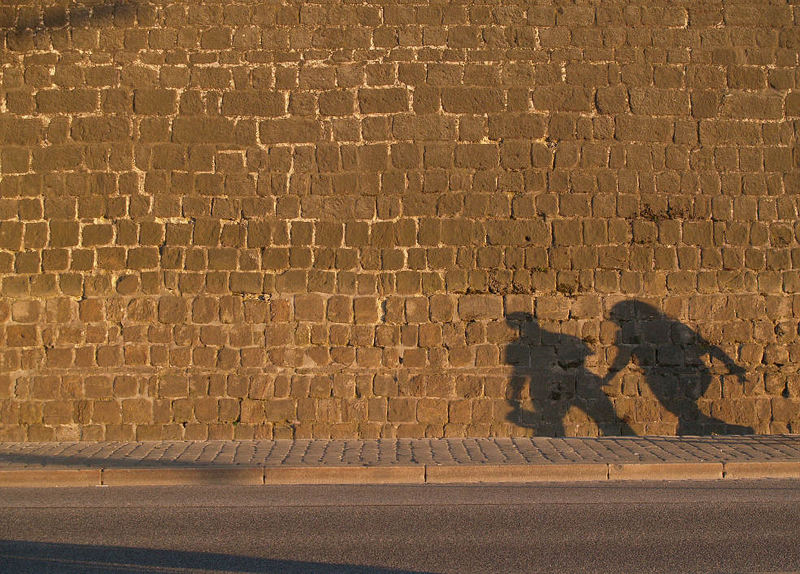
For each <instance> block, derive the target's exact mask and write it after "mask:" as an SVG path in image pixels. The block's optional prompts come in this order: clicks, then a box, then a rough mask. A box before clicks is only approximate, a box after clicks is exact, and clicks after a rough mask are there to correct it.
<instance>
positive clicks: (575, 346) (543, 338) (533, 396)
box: [505, 313, 635, 436]
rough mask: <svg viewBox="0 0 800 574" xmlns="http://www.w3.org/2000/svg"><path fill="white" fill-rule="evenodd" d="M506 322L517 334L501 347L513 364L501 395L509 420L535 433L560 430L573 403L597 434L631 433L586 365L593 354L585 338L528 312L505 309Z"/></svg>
mask: <svg viewBox="0 0 800 574" xmlns="http://www.w3.org/2000/svg"><path fill="white" fill-rule="evenodd" d="M506 324H507V325H508V326H509V327H510V328H511V329H513V330H515V331H517V332H518V334H519V336H518V338H517V339H516V340H515V341H513V342H511V343H509V344H508V345H507V347H506V350H505V351H506V352H505V362H506V364H509V365H511V366H512V367H513V371H512V375H511V381H510V385H509V391H508V394H507V397H506V398H507V400H508V403H509V405H510V406H511V411H510V413H509V414H508V416H507V419H508V420H509V421H510V422H512V423H514V424H516V425H518V426H522V427H526V428H532V429H534V431H535V434H536V435H539V436H565V434H566V432H565V428H564V417H565V415H566V414H567V411H568V410H569V409H570V408H572V407H577V408H578V409H580V410H582V411H583V412H584V413H585V414H586V415H587V416H588V417H589V418H591V419H592V420H594V422H595V423H596V424H597V427H598V429H599V431H600V433H601V434H602V435H605V436H612V435H619V434H625V435H632V434H635V433H634V432H633V430H632V429H631V428H630V427H629V426H628V424H627V423H625V422H624V421H622V420H620V419H619V418H618V417H617V415H616V412H615V411H614V405H613V403H612V402H611V400H610V399H609V398H608V396H607V395H606V394H605V393H604V392H603V389H602V387H603V384H604V381H603V379H601V378H600V377H599V376H597V375H595V374H594V373H592V372H591V371H589V370H588V369H587V368H586V366H585V361H586V357H588V356H590V355H592V350H591V349H590V348H589V347H588V346H587V345H586V343H584V342H583V341H582V340H581V339H579V338H578V337H573V336H571V335H564V334H561V333H554V332H550V331H546V330H544V329H542V328H541V327H540V326H539V323H538V321H537V320H536V319H535V318H534V317H533V316H532V315H531V314H530V313H509V314H508V315H507V316H506Z"/></svg>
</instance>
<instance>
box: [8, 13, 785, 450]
mask: <svg viewBox="0 0 800 574" xmlns="http://www.w3.org/2000/svg"><path fill="white" fill-rule="evenodd" d="M799 20H800V6H796V5H795V3H794V2H792V1H789V2H786V1H775V2H767V1H764V2H752V1H744V2H734V1H726V2H714V1H700V2H698V1H694V0H693V1H669V2H667V1H662V0H656V1H647V2H636V1H631V2H627V1H616V0H610V1H603V2H583V1H581V2H578V3H567V2H553V3H551V2H538V1H537V2H517V1H513V0H509V1H503V2H493V1H487V2H481V1H474V2H473V1H469V0H467V1H461V2H452V3H451V2H436V1H416V0H412V1H409V2H394V1H385V2H384V1H379V0H365V1H360V0H355V1H346V2H345V1H341V2H334V1H327V0H326V1H319V2H313V1H312V2H275V1H272V0H264V1H256V0H225V1H217V0H204V1H203V2H201V1H199V0H125V1H122V0H121V1H117V2H99V1H91V0H84V1H79V2H73V1H68V0H61V1H58V2H50V1H46V2H40V1H36V0H7V1H4V2H3V3H2V4H0V74H2V75H1V76H0V77H1V78H2V84H1V85H0V440H27V441H39V440H54V439H84V440H98V439H108V440H112V439H161V438H164V439H167V438H169V439H176V438H186V439H205V438H233V437H241V438H249V437H267V438H270V437H274V438H288V437H297V438H301V437H312V436H313V437H329V436H335V437H356V436H360V437H378V436H382V437H393V436H402V437H411V436H465V435H466V436H487V435H493V436H498V435H499V436H514V435H530V434H568V435H592V434H597V433H606V434H612V433H620V432H622V433H637V434H644V433H649V434H674V433H684V432H705V433H708V432H752V431H755V432H763V433H783V432H796V431H797V430H798V429H799V428H800V409H799V408H798V406H800V373H798V359H800V339H798V317H800V296H798V295H799V294H800V244H799V243H798V239H799V238H800V224H798V220H797V215H798V198H800V195H799V194H800V171H799V169H798V168H799V166H800V148H798V129H800V70H799V68H798V49H800V22H799Z"/></svg>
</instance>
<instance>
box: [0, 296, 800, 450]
mask: <svg viewBox="0 0 800 574" xmlns="http://www.w3.org/2000/svg"><path fill="white" fill-rule="evenodd" d="M792 302H793V300H792V299H791V298H786V297H755V296H753V297H749V296H740V297H726V296H721V295H707V296H703V295H694V296H689V297H674V298H667V299H664V300H660V301H659V300H651V301H644V300H636V299H625V298H619V297H613V298H606V299H603V298H601V297H599V296H597V295H580V296H574V297H568V296H560V295H559V296H543V297H533V296H530V295H507V296H504V297H503V296H499V295H462V296H460V297H459V296H447V295H441V296H440V295H435V296H432V297H422V296H417V297H399V296H395V297H388V298H385V299H377V298H370V297H355V298H353V297H342V296H328V297H325V296H321V295H315V294H303V295H297V296H295V297H289V298H260V297H252V298H242V297H234V296H228V297H221V298H218V299H217V298H214V299H211V298H206V297H195V298H177V297H160V298H159V297H154V298H146V297H123V296H113V297H107V298H100V297H97V298H90V299H85V300H83V301H80V302H77V301H73V300H70V299H51V300H48V301H46V302H42V303H39V302H36V301H26V302H20V301H17V302H15V303H13V304H12V305H10V307H9V304H8V303H5V311H4V312H6V313H9V312H10V313H12V314H13V315H14V316H15V317H17V318H19V317H20V314H21V313H22V312H23V311H24V312H25V313H29V314H32V315H36V317H37V319H36V320H37V321H39V324H38V325H28V326H25V325H20V326H11V327H8V328H7V329H6V332H7V345H8V346H7V347H6V349H5V350H4V353H3V357H4V360H5V361H6V365H7V371H6V374H4V375H3V376H2V379H1V380H0V382H1V383H2V385H1V386H0V401H1V402H0V438H1V439H2V440H14V441H23V440H30V441H38V440H56V439H65V440H66V439H71V440H74V439H85V440H102V439H105V440H132V439H140V440H147V439H150V440H156V439H181V438H185V439H206V438H212V439H214V438H219V439H222V438H254V437H255V438H303V437H420V436H434V437H439V436H528V435H548V436H571V435H576V436H587V435H588V436H593V435H618V434H639V435H641V434H712V433H752V432H757V433H786V432H797V430H798V429H800V408H799V407H800V399H798V396H800V376H798V373H797V369H796V366H795V364H796V362H797V355H798V351H800V345H798V344H797V343H796V342H795V341H796V339H797V326H796V324H794V323H788V322H785V321H781V320H780V319H781V317H785V316H786V315H787V314H789V313H791V309H790V308H789V307H788V306H790V305H791V304H792ZM134 312H135V313H138V321H137V322H135V323H134V322H133V320H132V319H133V315H132V313H134ZM87 313H97V314H98V315H97V319H98V320H99V319H101V318H103V319H104V320H106V321H107V323H105V324H103V326H102V327H101V326H100V325H94V326H93V325H91V324H89V325H86V324H84V323H82V320H85V319H86V317H87ZM114 313H120V314H121V315H120V316H119V317H115V316H114ZM337 317H341V319H339V320H341V321H347V323H345V322H337ZM117 319H119V321H117ZM48 321H49V322H57V324H51V323H48ZM752 325H755V330H754V329H753V328H752ZM70 328H73V329H75V330H76V332H82V331H83V330H87V333H90V332H91V331H92V329H97V331H98V332H100V331H101V330H102V332H103V336H104V337H105V338H106V340H105V341H104V342H102V343H98V344H85V343H84V344H79V345H72V346H65V345H63V344H59V345H53V344H52V343H51V342H50V341H49V338H50V337H52V336H54V333H59V340H62V339H61V338H62V337H63V336H64V335H65V333H66V332H68V330H69V329H70ZM28 331H29V332H30V334H29V335H27V334H26V333H27V332H28ZM26 336H30V337H31V339H30V341H31V343H26V339H25V337H26ZM757 337H760V339H759V338H757ZM723 340H725V341H726V342H725V343H723V342H722V341H723ZM38 341H41V342H38ZM34 342H36V343H34ZM34 344H35V345H36V346H31V345H34ZM12 363H13V364H12ZM10 367H16V368H15V369H12V368H10Z"/></svg>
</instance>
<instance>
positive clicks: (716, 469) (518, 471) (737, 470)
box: [0, 461, 800, 488]
mask: <svg viewBox="0 0 800 574" xmlns="http://www.w3.org/2000/svg"><path fill="white" fill-rule="evenodd" d="M760 478H784V479H785V478H800V461H761V462H758V461H743V462H736V461H730V462H663V463H651V462H647V463H644V462H642V463H604V462H603V463H566V464H547V465H543V464H495V465H460V466H459V465H422V464H419V465H396V466H317V467H280V466H278V467H270V466H251V467H216V468H215V467H181V468H152V467H151V468H119V467H114V468H23V469H0V488H3V487H8V488H11V487H15V488H19V487H68V486H72V487H80V486H160V485H172V486H178V485H231V486H233V485H278V484H281V485H287V484H465V483H512V482H516V483H523V482H578V481H624V480H721V479H727V480H735V479H760Z"/></svg>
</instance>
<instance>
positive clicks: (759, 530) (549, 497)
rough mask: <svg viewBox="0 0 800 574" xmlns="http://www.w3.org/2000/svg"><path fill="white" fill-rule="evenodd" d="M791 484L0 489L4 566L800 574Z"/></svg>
mask: <svg viewBox="0 0 800 574" xmlns="http://www.w3.org/2000/svg"><path fill="white" fill-rule="evenodd" d="M799 525H800V481H780V480H762V481H738V480H734V481H702V482H691V481H681V482H629V483H625V484H622V485H620V484H613V483H581V484H537V485H514V484H506V485H489V484H484V485H471V486H452V485H447V486H433V485H419V486H414V485H406V486H376V485H373V486H258V487H231V486H226V487H213V486H180V487H90V488H60V489H38V488H25V489H4V490H2V497H0V539H2V540H0V572H68V573H72V572H93V573H97V572H115V573H117V572H322V573H329V572H554V571H563V572H789V571H800V545H799V544H798V543H797V540H798V535H799V534H800V526H799Z"/></svg>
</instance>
